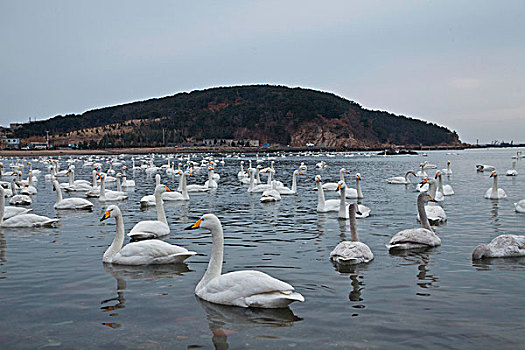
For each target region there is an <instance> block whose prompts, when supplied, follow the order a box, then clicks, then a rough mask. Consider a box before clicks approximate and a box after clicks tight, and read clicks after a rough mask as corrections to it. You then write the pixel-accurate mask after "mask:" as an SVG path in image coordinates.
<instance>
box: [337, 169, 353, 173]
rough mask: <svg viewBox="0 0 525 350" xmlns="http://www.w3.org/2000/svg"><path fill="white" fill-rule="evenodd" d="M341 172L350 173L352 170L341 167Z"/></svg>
mask: <svg viewBox="0 0 525 350" xmlns="http://www.w3.org/2000/svg"><path fill="white" fill-rule="evenodd" d="M339 171H340V172H341V173H344V174H350V172H349V171H348V170H346V169H345V168H341V170H339Z"/></svg>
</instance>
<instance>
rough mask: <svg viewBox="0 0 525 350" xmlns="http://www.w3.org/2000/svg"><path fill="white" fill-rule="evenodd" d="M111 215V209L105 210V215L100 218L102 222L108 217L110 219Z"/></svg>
mask: <svg viewBox="0 0 525 350" xmlns="http://www.w3.org/2000/svg"><path fill="white" fill-rule="evenodd" d="M110 216H111V210H106V211H105V212H104V215H103V216H102V217H101V218H100V221H101V222H102V221H104V220H106V219H109V217H110Z"/></svg>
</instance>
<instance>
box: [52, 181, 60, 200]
mask: <svg viewBox="0 0 525 350" xmlns="http://www.w3.org/2000/svg"><path fill="white" fill-rule="evenodd" d="M53 185H54V186H55V191H56V192H57V201H56V202H57V203H58V202H61V201H62V189H60V184H59V183H58V181H56V180H55V181H54V182H53Z"/></svg>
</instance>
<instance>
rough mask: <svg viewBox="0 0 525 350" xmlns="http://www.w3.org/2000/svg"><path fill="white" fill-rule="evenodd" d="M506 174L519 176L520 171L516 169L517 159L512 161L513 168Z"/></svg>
mask: <svg viewBox="0 0 525 350" xmlns="http://www.w3.org/2000/svg"><path fill="white" fill-rule="evenodd" d="M505 175H506V176H518V171H517V170H516V161H515V160H513V161H512V169H510V170H507V173H506V174H505Z"/></svg>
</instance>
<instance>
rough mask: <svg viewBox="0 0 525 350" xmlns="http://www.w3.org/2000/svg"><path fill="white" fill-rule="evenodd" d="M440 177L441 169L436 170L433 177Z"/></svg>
mask: <svg viewBox="0 0 525 350" xmlns="http://www.w3.org/2000/svg"><path fill="white" fill-rule="evenodd" d="M440 177H441V171H439V170H438V171H436V176H434V178H435V179H438V178H440Z"/></svg>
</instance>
